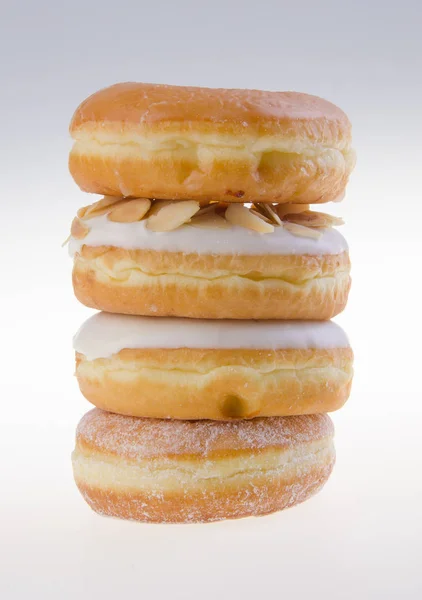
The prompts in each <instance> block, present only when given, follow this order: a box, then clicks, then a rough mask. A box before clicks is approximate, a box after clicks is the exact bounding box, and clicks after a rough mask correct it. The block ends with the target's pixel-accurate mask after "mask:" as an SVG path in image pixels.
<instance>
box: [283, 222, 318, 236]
mask: <svg viewBox="0 0 422 600" xmlns="http://www.w3.org/2000/svg"><path fill="white" fill-rule="evenodd" d="M283 227H284V229H287V231H290V233H293V235H298V236H300V237H309V238H314V239H315V240H319V238H320V237H321V236H322V233H321V232H320V231H317V230H316V229H311V228H310V227H304V226H303V225H298V224H297V223H289V222H284V223H283Z"/></svg>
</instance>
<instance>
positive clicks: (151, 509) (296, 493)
mask: <svg viewBox="0 0 422 600" xmlns="http://www.w3.org/2000/svg"><path fill="white" fill-rule="evenodd" d="M333 466H334V458H333V460H332V461H331V462H330V463H329V464H328V465H323V466H320V467H316V468H315V469H313V471H312V472H309V473H307V474H306V476H302V477H301V478H300V479H298V478H297V477H296V478H292V479H291V480H290V481H285V480H284V479H282V478H280V479H279V480H275V481H272V482H269V481H266V480H265V479H264V480H263V481H254V482H251V483H250V485H249V486H247V487H245V488H243V489H239V490H231V491H229V492H227V491H222V490H219V489H218V488H217V489H215V490H213V491H212V492H209V493H203V492H202V493H201V492H199V493H198V492H193V493H189V494H185V493H183V492H179V493H164V494H157V496H156V497H155V498H153V499H151V495H150V494H148V493H142V492H139V491H137V492H135V493H133V492H129V493H128V492H123V491H120V492H116V491H114V490H110V489H101V488H95V487H92V486H89V485H87V484H85V483H82V482H80V481H76V484H77V486H78V489H79V491H80V492H81V494H82V496H83V498H84V499H85V501H86V502H87V504H88V505H89V506H90V507H91V508H92V510H94V511H95V512H97V513H98V514H100V515H103V516H108V517H117V518H119V519H126V520H130V521H141V522H144V523H211V522H213V521H221V520H224V519H241V518H244V517H257V516H264V515H268V514H271V513H274V512H277V511H279V510H284V509H285V508H290V507H291V506H294V505H296V504H300V503H301V502H304V501H305V500H307V499H308V498H310V497H311V496H313V495H314V494H316V493H317V492H319V491H320V489H321V488H322V487H323V486H324V485H325V483H326V481H327V480H328V478H329V476H330V474H331V472H332V470H333Z"/></svg>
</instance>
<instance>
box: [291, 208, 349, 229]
mask: <svg viewBox="0 0 422 600" xmlns="http://www.w3.org/2000/svg"><path fill="white" fill-rule="evenodd" d="M284 221H289V222H290V223H297V224H298V225H305V226H306V227H324V228H326V227H333V226H335V225H343V224H344V221H343V219H340V218H339V217H333V216H332V215H327V214H326V213H322V212H316V211H313V210H306V211H304V212H301V213H297V214H287V215H284Z"/></svg>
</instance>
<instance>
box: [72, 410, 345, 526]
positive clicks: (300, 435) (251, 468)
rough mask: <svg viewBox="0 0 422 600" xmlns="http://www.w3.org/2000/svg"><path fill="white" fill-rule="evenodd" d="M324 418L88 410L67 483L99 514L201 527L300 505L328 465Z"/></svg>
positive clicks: (328, 431)
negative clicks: (161, 416)
mask: <svg viewBox="0 0 422 600" xmlns="http://www.w3.org/2000/svg"><path fill="white" fill-rule="evenodd" d="M332 437H333V425H332V423H331V420H330V419H329V418H328V417H327V416H326V415H309V416H301V417H287V418H269V419H255V420H252V421H236V422H223V423H221V422H219V423H216V422H213V421H189V422H188V421H162V420H155V419H135V418H130V417H122V416H119V415H114V414H111V413H105V412H103V411H100V410H98V409H94V410H93V411H91V412H90V413H88V414H87V415H85V417H83V419H82V421H81V423H80V424H79V426H78V429H77V435H76V448H75V451H74V453H73V469H74V475H75V481H76V483H77V485H78V488H79V489H80V491H81V493H82V494H83V496H84V498H85V499H86V501H87V502H88V504H89V505H90V506H91V507H92V508H93V509H94V510H95V511H97V512H99V513H100V514H105V515H110V516H116V517H120V518H124V519H134V520H139V521H150V522H172V523H184V522H206V521H215V520H219V519H228V518H239V517H245V516H250V515H261V514H267V513H270V512H273V511H276V510H281V509H282V508H286V507H288V506H292V505H293V504H297V503H299V502H302V501H303V500H305V499H306V498H308V497H309V496H310V495H311V494H313V493H314V492H315V491H317V490H318V489H319V488H320V487H321V486H322V485H323V484H324V483H325V481H326V480H327V478H328V476H329V474H330V472H331V470H332V467H333V464H334V460H335V452H334V448H333V445H332Z"/></svg>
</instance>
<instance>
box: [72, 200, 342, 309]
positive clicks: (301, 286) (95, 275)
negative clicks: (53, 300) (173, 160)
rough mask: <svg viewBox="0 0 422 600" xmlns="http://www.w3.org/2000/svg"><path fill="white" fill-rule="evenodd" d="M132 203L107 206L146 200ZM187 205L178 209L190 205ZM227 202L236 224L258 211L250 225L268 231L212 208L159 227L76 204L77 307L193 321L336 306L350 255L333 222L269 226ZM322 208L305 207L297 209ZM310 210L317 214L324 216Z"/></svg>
mask: <svg viewBox="0 0 422 600" xmlns="http://www.w3.org/2000/svg"><path fill="white" fill-rule="evenodd" d="M105 201H106V202H107V201H108V200H107V199H105ZM100 202H103V201H100ZM131 202H132V203H133V207H132V206H128V205H130V204H131ZM131 202H126V204H125V202H124V201H123V202H120V205H118V207H117V209H116V208H115V207H114V209H113V210H114V211H115V210H118V211H120V212H122V211H124V210H127V209H130V210H132V209H133V210H134V209H136V207H137V206H139V203H140V205H141V206H142V202H149V200H146V199H145V200H140V201H135V200H133V201H131ZM137 202H138V204H137ZM192 204H193V205H195V202H192V203H189V202H187V203H183V202H180V203H176V205H177V206H176V207H177V208H178V209H180V210H181V211H183V210H184V208H186V209H187V210H191V208H192ZM186 205H189V206H186ZM94 206H95V205H94ZM174 206H175V204H174V203H173V204H172V205H171V206H168V205H167V209H169V210H170V211H171V210H172V208H173V207H174ZM296 206H297V205H296ZM198 207H199V205H198ZM209 208H211V209H212V207H209ZM231 208H232V209H233V210H234V211H235V212H236V211H237V210H239V209H240V210H241V211H243V210H244V211H245V213H244V214H243V213H242V214H241V215H240V217H239V215H238V214H236V215H235V216H236V218H239V222H242V221H241V217H245V218H247V219H249V218H251V219H256V220H257V223H255V222H253V223H252V226H254V227H255V226H256V227H257V228H260V227H263V228H264V229H265V228H268V230H269V232H268V233H266V232H262V233H260V232H259V231H257V230H251V229H248V228H245V227H243V226H240V225H237V224H233V223H230V222H229V221H227V220H224V219H223V218H222V217H220V216H219V215H218V214H217V213H215V214H213V215H212V216H211V225H212V226H209V227H199V226H198V225H196V223H198V222H199V225H203V223H204V217H206V218H210V217H209V215H208V216H207V215H204V217H199V218H198V217H195V218H193V219H192V220H191V221H190V222H188V223H185V224H182V225H181V226H180V227H178V228H176V229H174V230H171V231H159V232H157V231H154V230H151V229H150V228H149V219H148V220H146V219H142V220H139V221H135V222H115V221H113V220H110V218H109V217H110V214H99V215H98V216H96V215H97V212H94V213H92V214H89V215H86V214H84V213H83V212H82V213H81V212H80V213H79V214H81V216H82V220H80V219H79V218H77V219H76V220H75V221H74V230H73V233H74V235H73V236H72V237H71V239H70V245H69V248H70V253H71V255H73V256H74V268H73V287H74V291H75V294H76V297H77V298H78V299H79V300H80V302H82V304H85V306H88V307H91V308H96V309H99V310H105V311H107V312H112V313H122V314H134V315H146V316H157V317H161V316H175V317H190V318H197V319H220V318H221V319H314V320H323V319H330V318H332V317H333V316H335V315H337V314H338V313H340V312H341V311H342V310H343V309H344V307H345V305H346V302H347V297H348V293H349V288H350V260H349V254H348V246H347V243H346V240H345V239H344V237H343V236H342V235H341V234H340V233H339V232H338V231H337V230H336V229H334V228H331V227H325V228H314V229H310V228H309V227H303V226H302V225H299V224H298V223H290V222H289V223H284V222H281V221H280V222H281V223H282V226H273V225H271V224H268V223H267V222H266V221H264V220H261V219H260V218H258V217H257V216H256V215H255V214H253V213H252V212H250V210H249V209H247V208H245V207H243V206H242V205H231V206H230V207H229V208H228V209H227V211H229V210H230V209H231ZM106 209H107V207H106ZM193 209H194V210H196V208H195V206H193ZM84 210H85V209H82V211H84ZM103 210H104V209H103ZM291 210H293V209H291ZM100 213H101V211H100ZM162 214H163V213H161V212H160V213H159V215H158V216H160V215H161V216H162ZM187 214H190V213H189V212H188V213H187ZM274 214H275V213H274ZM321 214H322V213H313V212H311V211H307V212H306V214H305V215H303V214H301V215H300V217H301V218H302V219H313V218H314V216H315V215H321ZM87 216H88V217H89V219H87ZM230 216H231V212H230V213H229V218H230ZM120 217H121V215H120V214H119V218H120ZM173 217H174V215H173ZM294 217H296V218H298V217H297V215H292V216H291V217H290V218H294ZM128 218H133V216H132V217H131V216H129V217H128ZM166 218H167V217H166ZM317 218H319V219H320V220H321V219H322V221H321V222H324V221H323V219H327V218H328V215H324V216H323V218H322V217H317ZM226 219H227V217H226ZM318 222H319V221H317V223H318ZM214 223H216V226H213V225H214ZM223 223H224V226H223V227H222V224H223ZM164 226H165V225H162V227H164ZM292 227H293V228H294V227H295V228H296V229H293V231H294V232H293V233H292V230H291V228H292ZM297 232H299V234H300V235H298V234H297ZM303 234H304V235H306V237H303ZM309 236H310V237H309Z"/></svg>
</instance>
